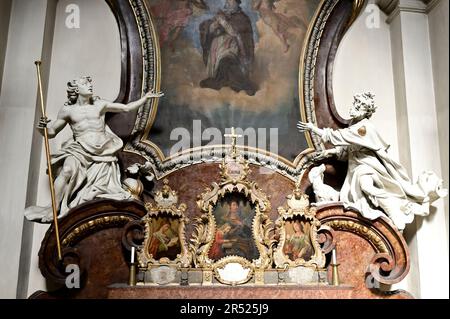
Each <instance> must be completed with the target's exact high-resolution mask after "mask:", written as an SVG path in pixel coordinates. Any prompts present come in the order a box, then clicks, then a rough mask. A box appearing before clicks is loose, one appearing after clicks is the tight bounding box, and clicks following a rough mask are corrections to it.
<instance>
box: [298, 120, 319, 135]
mask: <svg viewBox="0 0 450 319" xmlns="http://www.w3.org/2000/svg"><path fill="white" fill-rule="evenodd" d="M297 128H298V130H299V131H300V133H304V132H306V131H311V132H312V133H314V134H316V135H319V136H321V135H322V134H323V131H322V130H321V129H320V128H318V127H317V126H315V125H314V124H312V123H311V122H302V121H298V123H297Z"/></svg>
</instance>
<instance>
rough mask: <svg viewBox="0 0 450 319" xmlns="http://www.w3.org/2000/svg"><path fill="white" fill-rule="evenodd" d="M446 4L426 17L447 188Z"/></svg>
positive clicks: (437, 6) (447, 30)
mask: <svg viewBox="0 0 450 319" xmlns="http://www.w3.org/2000/svg"><path fill="white" fill-rule="evenodd" d="M448 12H449V1H447V0H441V1H439V3H438V4H437V5H436V6H435V7H434V8H433V9H432V10H431V11H430V13H429V14H428V25H429V30H430V47H431V57H432V63H433V78H434V94H435V100H436V111H437V117H438V129H439V147H440V150H441V154H440V157H441V166H442V177H443V178H444V185H445V186H446V187H447V188H448V186H449V171H448V162H449V158H448V153H449V150H448V144H449V140H448V118H449V117H448V115H449V114H448V108H449V99H448V91H449V89H448V88H449V81H448V76H449V65H448V61H449V43H448V42H449V14H448ZM448 205H449V198H448V197H447V198H446V199H445V216H446V227H447V245H448V224H449V221H448V215H449V207H448Z"/></svg>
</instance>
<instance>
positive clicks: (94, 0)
mask: <svg viewBox="0 0 450 319" xmlns="http://www.w3.org/2000/svg"><path fill="white" fill-rule="evenodd" d="M69 4H76V5H78V6H79V8H80V28H79V29H69V28H67V27H66V25H65V21H66V17H67V13H66V12H65V10H66V7H67V5H69ZM54 32H55V33H54V39H53V51H52V58H51V69H50V80H49V93H48V98H47V100H48V102H47V114H48V117H49V118H50V119H55V118H56V116H57V114H58V111H59V109H60V108H61V106H62V105H63V104H64V103H65V102H66V100H67V95H66V87H67V82H68V81H69V80H71V79H74V78H76V77H78V76H83V75H90V76H92V78H93V81H94V94H95V95H98V96H100V97H101V98H104V99H107V100H114V99H115V98H116V97H117V94H118V93H119V88H120V62H121V48H120V36H119V29H118V26H117V23H116V20H115V18H114V15H113V14H112V12H111V10H110V8H109V7H108V5H107V3H106V1H104V0H59V2H58V6H57V12H56V21H55V31H54ZM70 136H71V130H70V128H69V127H66V128H65V129H64V130H63V131H62V132H61V133H60V134H59V135H58V136H57V137H56V138H55V139H53V140H51V142H50V148H51V150H53V151H55V150H57V149H59V148H60V146H61V143H63V142H64V141H66V140H67V139H68V138H70ZM45 170H46V161H45V152H44V151H43V152H42V157H41V168H40V171H41V174H40V178H39V187H38V189H39V191H38V196H37V204H38V205H47V204H48V203H50V192H49V189H48V177H47V175H46V174H45ZM47 228H48V226H47V225H39V224H36V225H35V226H34V234H33V236H34V240H33V247H32V258H31V264H30V276H29V285H28V295H30V294H32V293H33V292H35V291H36V290H46V285H45V280H44V278H43V277H42V275H41V273H40V271H39V269H38V257H37V253H38V251H39V248H40V244H41V241H42V238H43V237H44V234H45V232H46V230H47Z"/></svg>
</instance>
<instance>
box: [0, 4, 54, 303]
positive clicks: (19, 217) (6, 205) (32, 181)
mask: <svg viewBox="0 0 450 319" xmlns="http://www.w3.org/2000/svg"><path fill="white" fill-rule="evenodd" d="M55 3H56V0H33V1H29V0H14V1H12V6H11V15H10V21H9V30H8V31H9V32H8V40H7V43H6V54H5V59H4V71H3V78H2V83H1V96H0V145H1V147H2V156H0V176H1V178H2V183H0V202H1V207H0V227H1V231H0V247H1V249H0V273H1V274H2V275H1V285H0V286H1V288H2V289H0V298H16V297H17V296H19V297H22V296H21V295H20V293H18V290H20V289H21V288H20V287H18V286H20V285H21V284H19V281H20V280H19V277H20V276H22V275H24V276H25V278H22V279H23V280H25V281H26V275H27V270H26V269H22V270H19V268H20V267H21V266H20V265H21V264H22V266H23V264H27V263H26V260H25V262H24V260H23V259H22V262H21V258H24V257H25V256H23V255H22V257H21V252H22V251H25V252H26V250H27V248H29V247H30V245H31V238H32V235H33V234H32V232H33V227H32V225H30V224H27V222H24V216H23V210H24V208H25V206H27V205H28V204H30V203H32V202H33V197H34V196H35V195H33V185H36V183H37V177H38V174H37V172H36V171H35V169H38V168H39V161H36V162H37V163H36V162H34V161H33V160H34V159H37V158H39V156H40V152H41V144H40V141H41V139H34V134H35V129H34V127H35V124H36V119H37V118H38V117H39V114H38V110H39V108H38V107H39V106H38V104H37V101H38V99H37V80H36V71H35V66H34V61H35V60H36V59H41V58H43V57H44V56H45V57H48V58H49V57H50V56H49V54H48V53H49V52H50V50H49V48H48V47H46V45H45V43H46V39H49V38H50V39H51V38H52V32H51V29H52V25H53V22H54V20H53V21H52V19H54V18H52V17H51V14H49V13H51V12H52V10H54V4H55ZM43 71H44V72H43V73H44V82H46V81H45V80H46V78H47V77H48V66H47V67H44V70H43ZM45 89H46V88H44V90H45ZM34 142H35V143H34ZM18 288H19V289H18ZM23 297H25V296H23Z"/></svg>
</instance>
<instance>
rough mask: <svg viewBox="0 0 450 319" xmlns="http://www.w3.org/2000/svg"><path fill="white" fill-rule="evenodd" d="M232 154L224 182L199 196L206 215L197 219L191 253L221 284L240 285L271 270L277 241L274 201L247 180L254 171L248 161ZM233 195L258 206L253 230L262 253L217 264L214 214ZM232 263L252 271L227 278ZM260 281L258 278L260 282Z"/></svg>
mask: <svg viewBox="0 0 450 319" xmlns="http://www.w3.org/2000/svg"><path fill="white" fill-rule="evenodd" d="M232 155H233V156H226V157H225V158H224V160H223V161H222V164H221V165H220V169H221V174H220V176H221V181H220V182H219V183H215V182H214V183H212V185H211V188H208V189H207V190H206V191H205V192H204V193H203V194H201V195H200V196H199V197H198V200H197V204H198V206H199V208H200V209H201V210H202V212H203V214H202V215H201V216H200V217H198V218H196V219H195V220H194V231H193V234H192V238H191V240H190V251H191V254H192V256H193V261H194V265H195V267H196V268H201V269H212V271H213V272H212V273H213V275H214V276H215V278H216V279H217V281H219V282H221V283H223V284H228V285H239V284H243V283H246V282H249V281H250V280H251V278H252V277H253V275H254V274H255V273H258V274H259V272H258V271H260V270H264V269H269V268H270V267H271V265H272V252H273V246H274V244H275V240H274V238H273V223H272V221H271V220H270V218H269V217H268V215H267V213H268V212H269V211H270V202H269V200H268V198H267V196H266V195H265V194H264V193H263V192H262V191H261V190H260V189H259V187H258V185H257V184H256V183H255V182H252V181H249V180H247V176H248V174H249V172H250V169H249V166H248V163H247V161H246V160H245V159H244V158H243V157H242V156H240V155H238V154H232ZM232 194H237V195H241V196H243V197H245V198H246V200H247V201H248V203H250V205H252V207H254V211H255V216H254V217H253V222H252V227H251V228H252V229H251V230H252V238H253V240H254V244H255V246H256V248H257V251H258V254H259V257H258V258H257V259H253V260H248V259H246V258H244V257H240V256H233V255H231V256H225V257H224V258H222V259H219V260H217V261H214V260H212V259H210V257H209V252H210V249H211V247H212V245H213V243H214V240H215V235H216V231H217V224H216V220H215V217H214V214H213V211H214V209H215V207H216V206H217V204H218V202H219V201H220V200H222V199H224V198H225V197H226V196H227V195H232ZM231 264H239V265H241V266H242V267H243V268H244V269H248V270H249V271H248V274H247V276H246V277H245V278H242V279H241V280H237V281H230V280H227V279H225V278H223V276H222V275H221V269H224V268H225V267H227V265H231ZM204 276H205V275H204ZM260 277H261V276H260ZM260 281H261V280H260V279H258V282H260ZM209 283H210V281H205V278H204V284H209Z"/></svg>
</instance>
